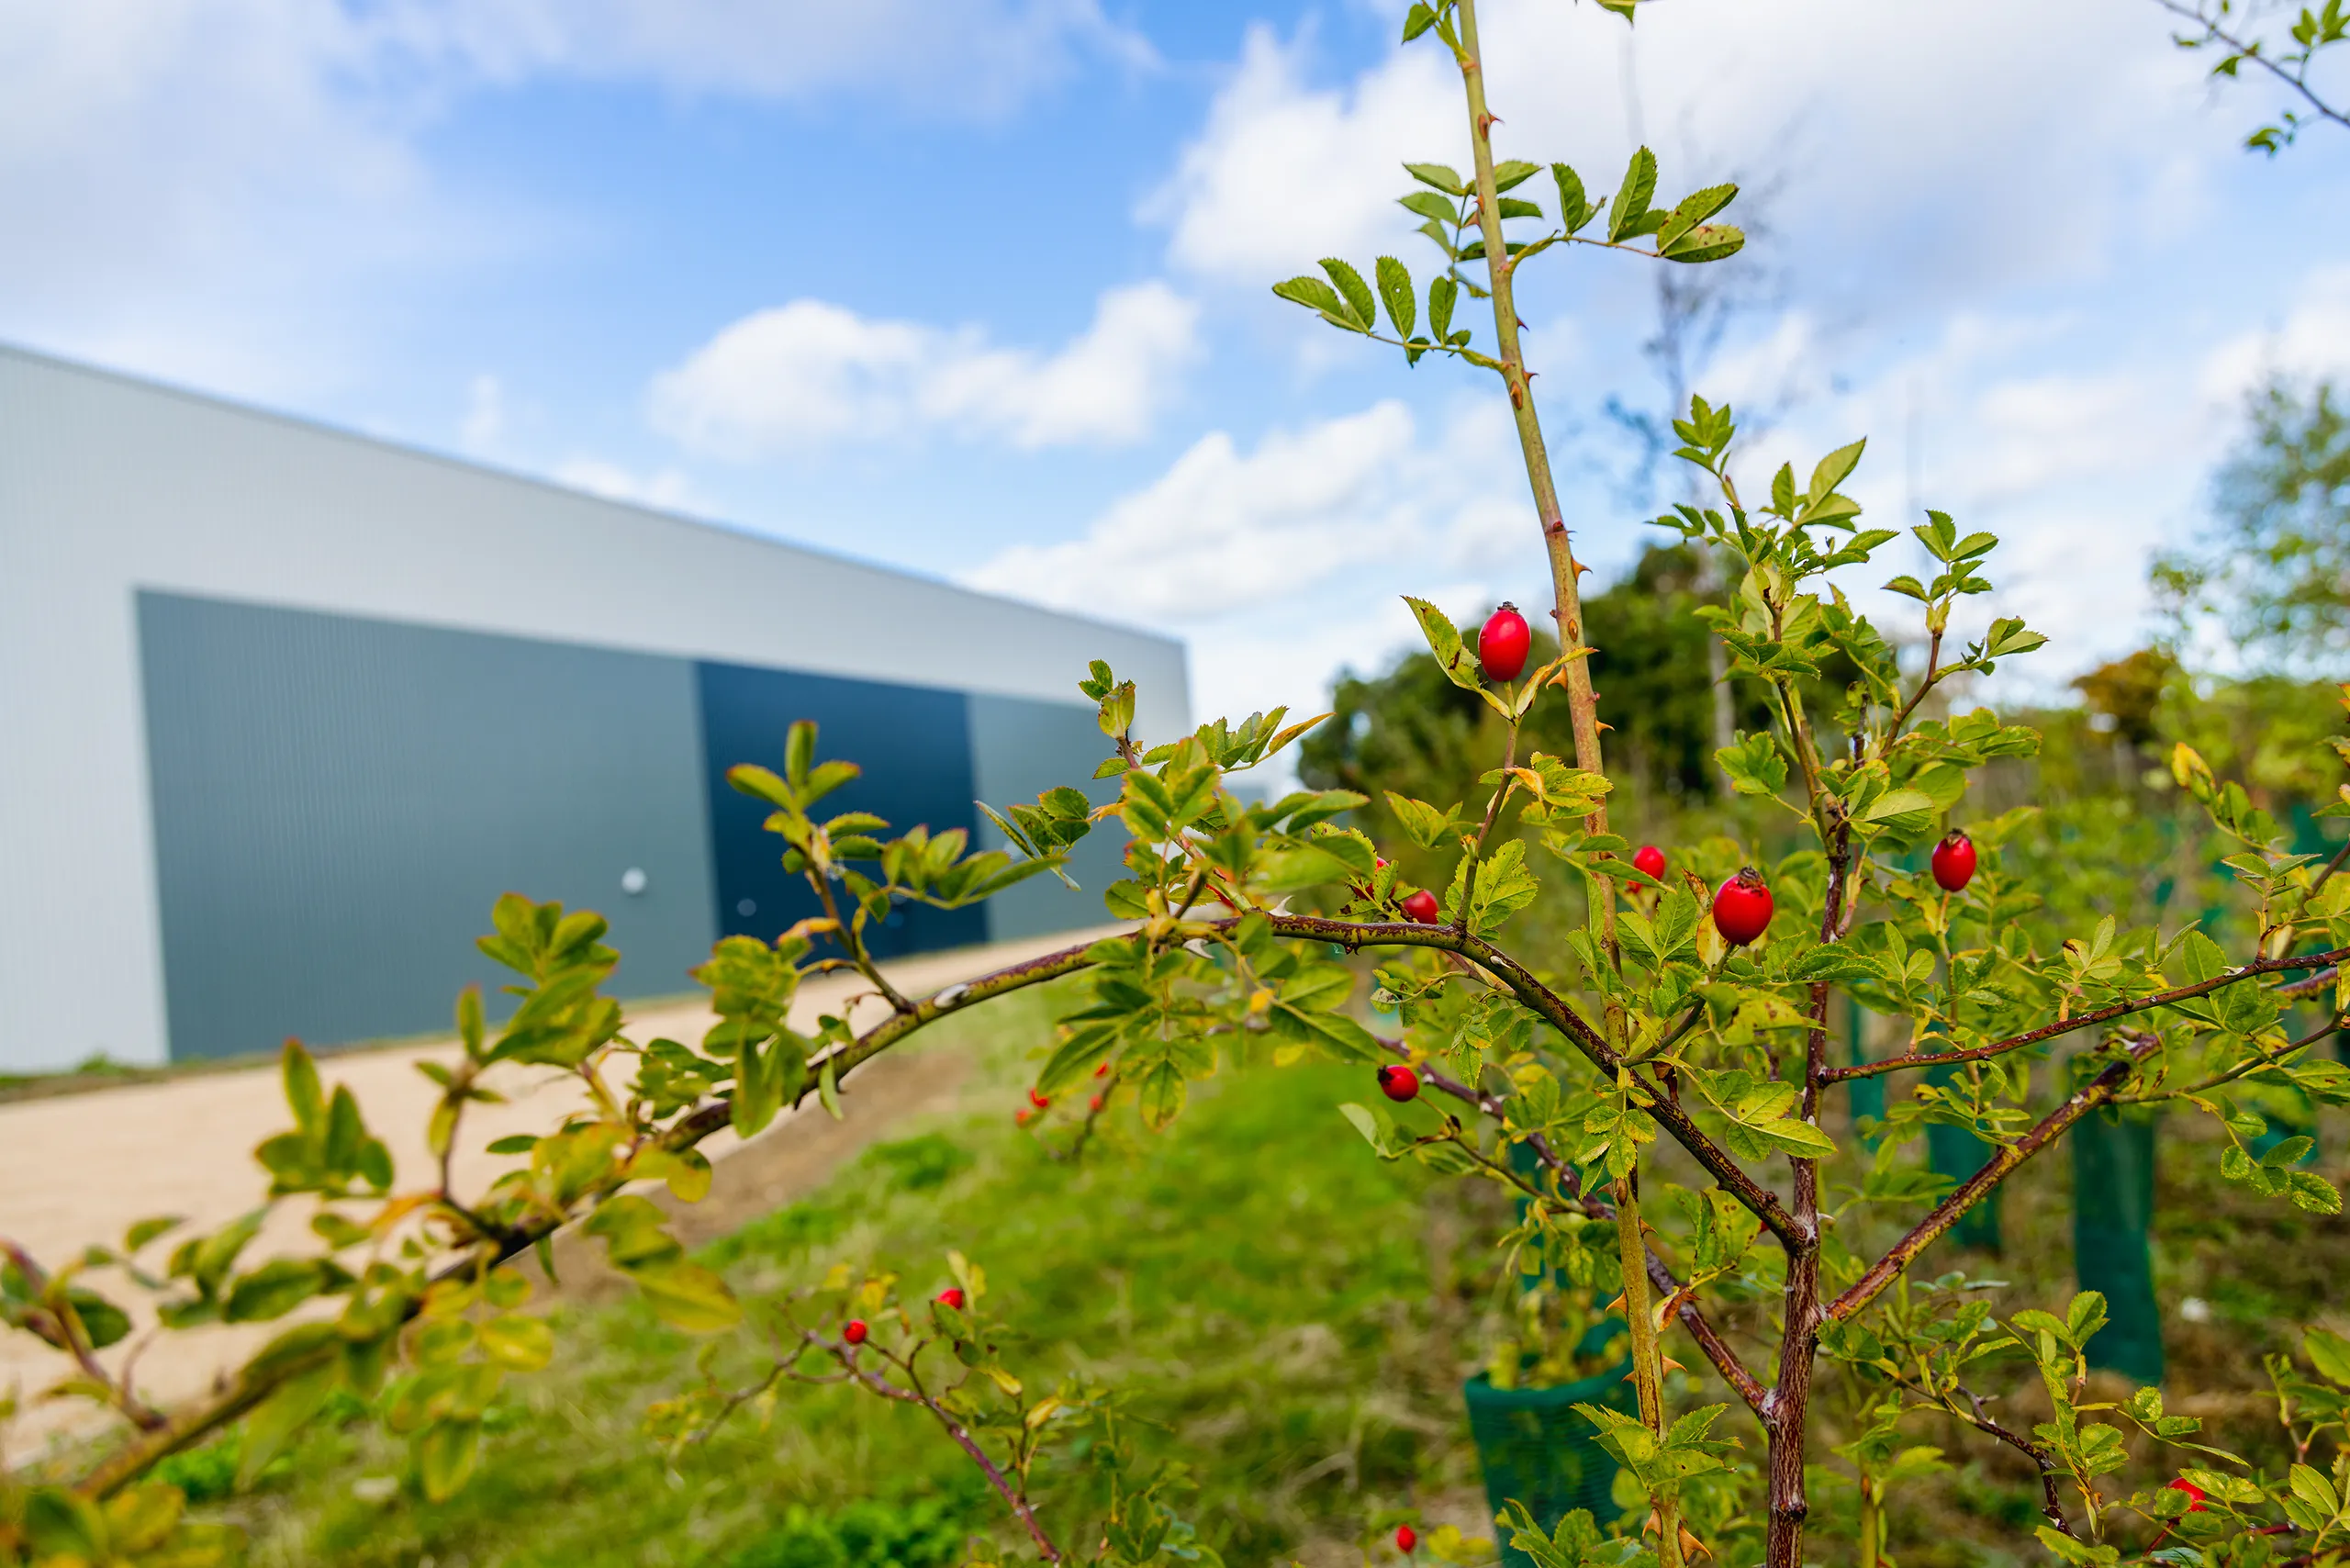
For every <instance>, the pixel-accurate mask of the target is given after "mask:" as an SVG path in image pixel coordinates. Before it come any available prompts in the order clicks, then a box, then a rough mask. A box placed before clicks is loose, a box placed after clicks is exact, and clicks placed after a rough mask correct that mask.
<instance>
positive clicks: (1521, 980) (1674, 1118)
mask: <svg viewBox="0 0 2350 1568" xmlns="http://www.w3.org/2000/svg"><path fill="white" fill-rule="evenodd" d="M1272 924H1273V930H1274V931H1275V932H1276V933H1277V934H1279V935H1283V936H1292V937H1297V936H1302V937H1305V938H1307V939H1309V940H1312V941H1315V942H1331V943H1336V944H1337V945H1338V946H1343V947H1350V948H1360V947H1387V946H1393V947H1435V948H1438V949H1439V950H1441V951H1444V952H1449V953H1459V954H1460V955H1461V956H1462V957H1463V958H1470V959H1472V960H1473V961H1475V962H1476V963H1478V964H1479V965H1482V966H1483V968H1485V969H1489V970H1491V971H1492V972H1493V973H1494V974H1495V975H1497V976H1499V977H1500V978H1501V980H1502V982H1503V983H1504V984H1505V985H1506V986H1507V987H1508V988H1509V990H1510V991H1511V993H1512V994H1514V995H1515V996H1516V998H1517V999H1518V1001H1520V1002H1524V1003H1525V1004H1526V1005H1527V1008H1529V1009H1530V1010H1531V1011H1533V1012H1534V1013H1535V1014H1537V1015H1539V1017H1540V1018H1541V1019H1542V1020H1543V1021H1544V1022H1545V1023H1547V1024H1549V1025H1550V1026H1551V1027H1552V1028H1554V1029H1556V1030H1557V1031H1558V1032H1559V1033H1560V1034H1561V1035H1563V1036H1566V1037H1567V1039H1568V1041H1569V1043H1571V1044H1572V1045H1573V1046H1574V1047H1575V1048H1576V1049H1577V1050H1579V1051H1581V1052H1582V1053H1583V1057H1584V1058H1585V1059H1586V1060H1588V1061H1589V1062H1590V1063H1591V1064H1592V1065H1593V1066H1594V1067H1595V1068H1597V1069H1599V1070H1600V1071H1601V1072H1602V1073H1604V1074H1606V1076H1607V1077H1608V1078H1609V1079H1611V1080H1612V1079H1614V1078H1615V1077H1616V1074H1617V1071H1618V1070H1620V1069H1622V1068H1623V1066H1624V1058H1622V1056H1620V1055H1619V1054H1618V1053H1617V1051H1616V1050H1614V1049H1613V1048H1612V1047H1609V1045H1608V1044H1607V1042H1606V1040H1605V1039H1603V1038H1601V1037H1600V1035H1599V1032H1598V1031H1597V1030H1595V1029H1594V1028H1593V1027H1592V1026H1591V1025H1590V1024H1589V1023H1588V1022H1586V1021H1585V1020H1584V1018H1583V1015H1582V1014H1579V1013H1577V1012H1576V1011H1575V1010H1574V1009H1573V1008H1572V1007H1570V1006H1569V1005H1567V1002H1566V999H1565V998H1563V997H1561V996H1560V995H1559V994H1558V992H1556V991H1552V990H1551V989H1550V987H1549V986H1546V985H1544V984H1543V983H1542V982H1541V981H1540V980H1537V979H1535V977H1534V976H1533V974H1532V973H1531V972H1530V971H1529V970H1527V968H1526V966H1525V965H1523V964H1521V963H1519V962H1518V961H1517V960H1516V959H1515V958H1511V957H1510V956H1509V955H1507V954H1506V953H1504V952H1502V951H1501V950H1500V949H1499V948H1497V947H1495V946H1493V944H1491V943H1489V942H1486V941H1484V940H1483V939H1482V938H1480V937H1476V936H1471V935H1467V934H1465V933H1463V932H1460V931H1454V930H1451V929H1449V928H1447V927H1442V926H1434V925H1415V924H1410V923H1408V922H1395V923H1392V924H1358V923H1356V922H1353V921H1345V920H1325V919H1321V918H1319V917H1316V916H1313V915H1298V914H1277V915H1274V916H1273V917H1272ZM1632 1081H1633V1083H1634V1085H1635V1086H1636V1087H1637V1088H1638V1089H1639V1091H1640V1093H1641V1094H1642V1096H1643V1097H1644V1098H1646V1100H1647V1101H1648V1103H1647V1104H1645V1105H1643V1106H1641V1107H1640V1110H1641V1113H1642V1114H1644V1115H1647V1116H1648V1117H1650V1118H1651V1120H1653V1121H1654V1122H1655V1123H1656V1125H1657V1126H1661V1127H1662V1128H1663V1129H1664V1130H1665V1131H1666V1132H1668V1133H1671V1134H1672V1135H1673V1141H1674V1142H1676V1143H1678V1144H1679V1145H1681V1147H1682V1148H1685V1149H1687V1150H1688V1151H1689V1153H1690V1156H1691V1157H1692V1158H1693V1159H1695V1160H1696V1161H1697V1163H1698V1164H1700V1165H1702V1166H1704V1167H1705V1168H1706V1171H1707V1174H1708V1175H1710V1176H1712V1177H1713V1179H1714V1180H1715V1181H1716V1182H1719V1183H1720V1184H1721V1188H1722V1190H1723V1191H1724V1192H1726V1193H1729V1195H1730V1196H1731V1197H1733V1198H1736V1199H1737V1200H1738V1201H1739V1203H1740V1205H1741V1206H1743V1207H1744V1208H1745V1209H1746V1211H1747V1212H1748V1213H1749V1214H1751V1215H1754V1217H1755V1218H1757V1219H1759V1220H1761V1221H1762V1224H1763V1225H1764V1226H1766V1227H1768V1229H1769V1230H1770V1232H1771V1234H1772V1235H1774V1236H1775V1237H1777V1238H1779V1240H1780V1241H1781V1243H1782V1244H1785V1245H1791V1246H1792V1245H1800V1244H1801V1242H1802V1238H1803V1235H1804V1232H1803V1229H1802V1227H1801V1226H1798V1225H1796V1221H1795V1217H1794V1216H1793V1215H1790V1214H1788V1213H1787V1210H1786V1206H1785V1204H1782V1203H1780V1202H1779V1200H1778V1197H1777V1195H1776V1194H1774V1193H1772V1192H1771V1191H1770V1189H1769V1188H1767V1187H1764V1186H1763V1185H1762V1183H1761V1182H1757V1181H1755V1180H1754V1178H1753V1177H1751V1176H1749V1175H1748V1174H1747V1173H1746V1172H1745V1171H1744V1170H1741V1169H1740V1167H1739V1164H1738V1161H1737V1160H1735V1159H1731V1158H1730V1156H1729V1151H1728V1150H1727V1149H1725V1148H1722V1147H1721V1145H1719V1144H1718V1143H1716V1142H1715V1141H1714V1140H1713V1139H1712V1138H1711V1137H1707V1135H1706V1131H1705V1129H1704V1128H1702V1127H1700V1126H1698V1125H1697V1123H1696V1121H1695V1118H1693V1117H1692V1116H1691V1115H1690V1114H1688V1113H1687V1112H1686V1111H1684V1110H1683V1109H1682V1108H1681V1107H1680V1106H1679V1105H1677V1104H1675V1103H1673V1102H1672V1101H1671V1100H1669V1099H1667V1098H1666V1097H1665V1093H1664V1091H1663V1089H1662V1087H1660V1086H1659V1085H1658V1084H1657V1083H1656V1082H1655V1081H1653V1080H1651V1079H1650V1078H1648V1077H1647V1076H1646V1075H1644V1074H1642V1073H1640V1072H1639V1071H1637V1070H1635V1071H1633V1073H1632Z"/></svg>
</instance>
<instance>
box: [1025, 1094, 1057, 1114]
mask: <svg viewBox="0 0 2350 1568" xmlns="http://www.w3.org/2000/svg"><path fill="white" fill-rule="evenodd" d="M1028 1103H1030V1104H1031V1105H1034V1106H1035V1107H1036V1109H1038V1110H1039V1111H1041V1110H1043V1109H1044V1108H1045V1107H1046V1106H1047V1105H1049V1104H1051V1103H1053V1102H1052V1097H1051V1096H1050V1095H1046V1094H1039V1093H1037V1092H1035V1090H1033V1089H1031V1090H1030V1091H1028Z"/></svg>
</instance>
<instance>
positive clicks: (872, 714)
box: [697, 664, 988, 958]
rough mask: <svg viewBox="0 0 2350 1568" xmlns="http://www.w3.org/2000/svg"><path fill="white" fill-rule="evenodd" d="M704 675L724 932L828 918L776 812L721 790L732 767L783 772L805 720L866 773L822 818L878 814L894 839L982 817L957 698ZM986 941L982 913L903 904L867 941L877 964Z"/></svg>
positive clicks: (793, 674)
mask: <svg viewBox="0 0 2350 1568" xmlns="http://www.w3.org/2000/svg"><path fill="white" fill-rule="evenodd" d="M697 675H698V678H699V685H700V691H701V725H702V748H703V750H702V756H703V757H704V759H705V760H704V767H705V768H706V775H705V776H706V777H707V778H708V779H709V788H710V834H711V867H712V879H713V880H714V882H715V883H716V887H717V918H718V924H719V928H720V929H721V930H722V931H724V932H726V933H727V934H728V935H736V934H741V935H752V936H759V937H766V938H772V937H774V936H775V935H776V934H777V933H778V932H780V931H783V930H785V929H787V928H788V927H789V926H790V925H791V924H792V923H793V922H794V921H798V920H804V919H807V918H809V917H810V916H812V915H818V914H822V913H823V906H822V904H820V903H819V902H817V900H816V895H815V894H814V893H813V892H812V891H811V890H810V889H809V887H808V882H807V879H806V878H805V877H803V876H801V875H800V874H799V873H797V872H787V871H785V870H784V868H783V853H784V849H785V847H786V846H785V844H784V842H783V840H782V839H781V838H779V837H778V836H777V835H776V834H771V833H768V832H767V830H766V829H765V828H764V827H763V826H762V825H761V824H762V823H765V822H766V821H767V816H768V814H769V813H770V812H772V811H773V809H774V808H773V807H771V806H768V805H767V804H765V803H764V802H762V801H757V800H754V799H753V798H752V797H750V796H748V795H745V794H744V793H742V792H741V791H740V790H735V789H734V788H733V786H732V785H730V784H728V783H727V782H726V770H727V769H728V768H730V767H733V766H734V765H735V764H736V763H741V762H755V763H758V764H760V765H761V766H763V767H770V768H773V769H774V770H775V771H776V772H778V773H780V772H782V771H783V746H784V735H785V733H786V732H787V731H788V730H789V729H790V727H791V725H792V724H793V723H794V722H796V721H798V720H800V719H812V720H814V721H815V722H816V756H817V757H818V759H819V760H828V759H831V758H834V757H838V758H840V759H841V760H843V761H845V762H854V763H856V765H857V766H858V767H861V768H863V769H864V770H865V771H864V774H863V776H862V777H860V778H857V779H856V780H855V781H854V782H852V783H850V784H847V785H845V786H844V787H843V788H841V789H840V790H836V791H834V793H832V794H830V795H827V796H825V797H824V799H823V801H822V804H821V805H820V806H819V807H818V810H819V811H820V812H822V814H823V815H825V816H828V817H830V816H838V815H839V814H840V813H842V812H872V813H873V814H874V815H876V816H878V817H880V818H882V819H883V820H884V821H886V822H888V823H890V828H891V831H893V832H898V833H902V832H904V831H905V830H906V829H908V828H910V827H912V826H913V825H914V824H916V823H922V824H923V825H925V826H927V827H928V828H929V829H930V830H931V831H932V832H933V833H945V832H946V830H948V829H949V828H957V827H959V828H961V829H962V830H963V831H964V832H965V833H967V834H968V833H969V832H970V831H971V823H972V819H973V818H974V817H976V816H977V815H978V814H979V813H978V812H977V811H975V810H974V809H973V807H972V805H971V801H972V800H973V799H974V796H973V793H972V789H971V742H970V722H969V719H968V715H967V711H966V700H965V698H964V696H963V694H962V693H961V692H959V691H939V690H934V689H925V688H922V687H913V686H890V685H884V684H882V683H881V682H878V681H870V680H842V679H840V678H837V677H834V676H823V675H804V674H801V673H800V672H798V671H795V670H778V669H755V668H752V667H749V666H742V665H721V664H703V665H701V666H699V667H698V670H697ZM842 913H843V914H844V915H845V914H846V913H848V912H847V910H846V909H845V908H844V909H843V910H842ZM987 935H988V928H987V917H986V915H985V913H983V911H982V910H980V909H976V908H973V909H956V910H945V909H931V908H928V907H925V906H923V905H920V904H901V905H900V906H899V907H898V908H897V909H896V910H893V911H892V912H891V913H890V917H889V919H888V921H887V922H886V923H884V924H880V925H878V926H875V927H873V928H871V929H870V930H868V931H867V941H868V943H869V944H870V946H871V947H872V949H873V951H874V953H875V954H876V955H877V956H878V957H881V958H890V957H894V956H896V955H898V954H901V953H922V952H930V951H934V950H935V949H937V948H941V947H960V946H967V945H968V944H971V943H976V942H984V941H986V940H987Z"/></svg>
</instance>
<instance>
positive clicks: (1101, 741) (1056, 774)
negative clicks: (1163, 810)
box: [971, 696, 1126, 941]
mask: <svg viewBox="0 0 2350 1568" xmlns="http://www.w3.org/2000/svg"><path fill="white" fill-rule="evenodd" d="M1109 755H1110V743H1109V741H1108V740H1107V739H1106V738H1104V737H1103V735H1102V726H1101V724H1100V723H1099V722H1097V721H1096V720H1095V717H1094V711H1093V710H1092V709H1091V708H1084V707H1080V706H1078V705H1077V704H1076V703H1073V702H1038V701H1034V700H1029V699H1027V698H1022V697H985V696H974V697H973V698H972V699H971V771H972V774H973V776H974V781H975V782H976V783H977V784H978V786H979V799H980V800H982V801H986V802H987V803H988V804H989V805H990V806H993V807H994V808H995V809H996V810H997V811H999V812H1000V811H1002V810H1003V809H1004V808H1005V807H1006V806H1008V805H1012V804H1013V803H1015V802H1016V803H1018V804H1021V805H1027V804H1029V803H1031V802H1032V801H1035V799H1036V797H1037V796H1038V795H1039V794H1042V793H1043V792H1044V791H1045V790H1049V789H1051V788H1052V787H1053V786H1054V785H1056V784H1067V785H1069V786H1071V787H1073V788H1075V789H1079V790H1084V791H1085V792H1086V795H1087V797H1088V798H1089V799H1091V801H1093V803H1094V804H1095V805H1097V806H1099V805H1105V804H1107V803H1108V802H1109V801H1113V800H1115V799H1117V796H1118V783H1117V780H1116V779H1114V778H1112V779H1096V778H1094V777H1093V770H1094V768H1095V767H1099V766H1100V765H1101V762H1102V758H1103V757H1105V756H1109ZM979 843H980V845H981V846H983V847H986V848H990V849H1001V848H1003V847H1004V840H1003V834H1001V833H999V832H997V831H996V827H995V824H994V823H990V822H987V821H986V819H984V818H982V819H981V829H980V836H979ZM1125 848H1126V831H1125V825H1124V824H1123V823H1118V822H1117V821H1115V820H1112V821H1109V822H1105V823H1100V824H1099V825H1097V826H1096V827H1095V828H1094V830H1093V831H1092V832H1091V833H1090V834H1086V835H1085V836H1084V837H1083V838H1081V839H1080V840H1079V841H1078V843H1077V846H1076V848H1075V849H1074V850H1073V851H1071V853H1070V857H1069V868H1068V869H1069V875H1070V876H1071V877H1072V878H1074V879H1076V881H1077V885H1078V887H1079V888H1080V891H1078V892H1071V891H1069V889H1068V887H1067V886H1066V885H1064V884H1063V883H1062V882H1061V881H1060V880H1059V879H1057V878H1055V877H1051V876H1038V877H1031V878H1030V879H1028V880H1026V881H1024V882H1023V883H1021V884H1020V885H1019V886H1018V887H1016V888H1013V889H1012V890H1009V891H1007V892H1002V893H999V894H997V895H996V896H995V897H994V898H991V899H990V900H989V901H988V902H987V904H986V906H985V907H986V909H987V912H988V935H990V936H992V937H994V938H995V939H996V940H998V941H1003V940H1006V939H1008V938H1011V937H1014V936H1039V935H1045V934H1046V933H1048V932H1054V931H1068V930H1071V929H1073V928H1075V927H1078V926H1083V925H1099V924H1102V922H1104V921H1106V920H1108V919H1109V918H1110V917H1109V915H1108V914H1107V913H1104V912H1103V910H1102V889H1104V888H1106V887H1108V886H1109V885H1110V884H1111V883H1112V882H1113V881H1116V880H1117V879H1119V878H1120V877H1123V876H1125V867H1124V861H1125ZM1015 853H1017V852H1016V851H1015Z"/></svg>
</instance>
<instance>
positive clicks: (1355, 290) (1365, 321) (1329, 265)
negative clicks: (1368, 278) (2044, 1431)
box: [1322, 256, 1379, 332]
mask: <svg viewBox="0 0 2350 1568" xmlns="http://www.w3.org/2000/svg"><path fill="white" fill-rule="evenodd" d="M1322 270H1323V271H1324V272H1326V273H1328V274H1330V281H1331V282H1332V283H1334V284H1336V285H1337V286H1338V295H1339V297H1340V298H1342V299H1344V300H1345V301H1346V312H1345V314H1346V317H1347V319H1348V320H1350V321H1352V322H1354V323H1355V324H1356V325H1357V326H1359V327H1360V328H1361V330H1364V331H1366V332H1367V331H1369V330H1371V328H1372V327H1374V326H1376V325H1377V324H1378V322H1379V304H1378V301H1376V300H1374V299H1373V298H1371V286H1370V285H1369V284H1367V283H1365V282H1363V280H1362V274H1360V273H1359V272H1357V271H1355V269H1354V268H1352V267H1350V266H1348V264H1347V263H1345V262H1342V261H1340V260H1339V259H1338V258H1337V257H1336V256H1325V257H1323V258H1322Z"/></svg>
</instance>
